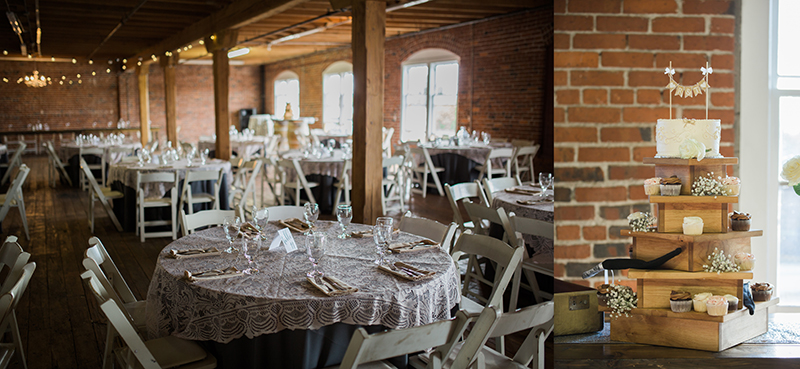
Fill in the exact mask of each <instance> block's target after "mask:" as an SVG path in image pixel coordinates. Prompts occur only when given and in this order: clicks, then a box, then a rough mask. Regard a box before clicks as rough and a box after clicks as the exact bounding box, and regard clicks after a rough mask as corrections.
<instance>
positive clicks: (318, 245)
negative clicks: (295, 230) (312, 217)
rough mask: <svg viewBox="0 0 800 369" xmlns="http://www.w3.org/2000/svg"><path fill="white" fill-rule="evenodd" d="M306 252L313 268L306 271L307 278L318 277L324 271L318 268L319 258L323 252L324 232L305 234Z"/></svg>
mask: <svg viewBox="0 0 800 369" xmlns="http://www.w3.org/2000/svg"><path fill="white" fill-rule="evenodd" d="M306 253H307V254H308V260H309V261H311V265H312V267H313V269H312V270H311V271H310V272H308V273H306V276H308V277H309V278H320V277H322V276H323V275H325V274H324V273H322V272H321V271H320V270H319V259H321V258H322V255H323V254H324V253H325V234H324V233H310V234H308V235H306Z"/></svg>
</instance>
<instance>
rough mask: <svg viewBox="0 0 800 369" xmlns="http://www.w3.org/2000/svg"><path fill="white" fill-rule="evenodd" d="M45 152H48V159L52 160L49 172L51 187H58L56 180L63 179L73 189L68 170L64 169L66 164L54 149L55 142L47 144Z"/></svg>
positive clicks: (45, 144)
mask: <svg viewBox="0 0 800 369" xmlns="http://www.w3.org/2000/svg"><path fill="white" fill-rule="evenodd" d="M44 150H45V152H47V157H48V158H49V159H50V171H49V172H48V174H49V177H50V186H51V187H55V186H56V178H63V179H66V180H67V183H69V186H70V187H72V179H71V178H69V174H68V173H67V169H66V168H65V167H64V163H63V162H62V161H61V158H59V157H58V154H56V149H55V148H54V147H53V142H52V141H47V142H45V143H44Z"/></svg>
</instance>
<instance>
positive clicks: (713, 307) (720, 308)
mask: <svg viewBox="0 0 800 369" xmlns="http://www.w3.org/2000/svg"><path fill="white" fill-rule="evenodd" d="M706 308H707V309H708V315H711V316H723V315H725V314H727V313H728V299H726V298H725V297H724V296H711V297H709V298H708V300H706Z"/></svg>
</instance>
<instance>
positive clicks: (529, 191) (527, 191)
mask: <svg viewBox="0 0 800 369" xmlns="http://www.w3.org/2000/svg"><path fill="white" fill-rule="evenodd" d="M505 191H506V192H508V193H515V194H517V195H537V194H539V193H541V192H542V191H541V190H532V189H527V188H520V187H510V188H506V189H505Z"/></svg>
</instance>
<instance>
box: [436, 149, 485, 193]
mask: <svg viewBox="0 0 800 369" xmlns="http://www.w3.org/2000/svg"><path fill="white" fill-rule="evenodd" d="M431 161H432V162H433V165H434V166H436V167H442V168H444V172H439V181H441V182H442V186H444V184H445V183H447V184H449V185H451V186H452V185H454V184H458V183H464V182H473V181H475V180H476V179H478V175H480V174H481V172H480V170H478V169H475V167H476V166H478V165H480V164H479V163H476V162H474V161H472V160H470V159H468V158H467V157H465V156H461V155H458V154H452V153H444V154H437V155H431ZM432 181H433V178H428V182H429V183H430V182H432Z"/></svg>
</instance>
